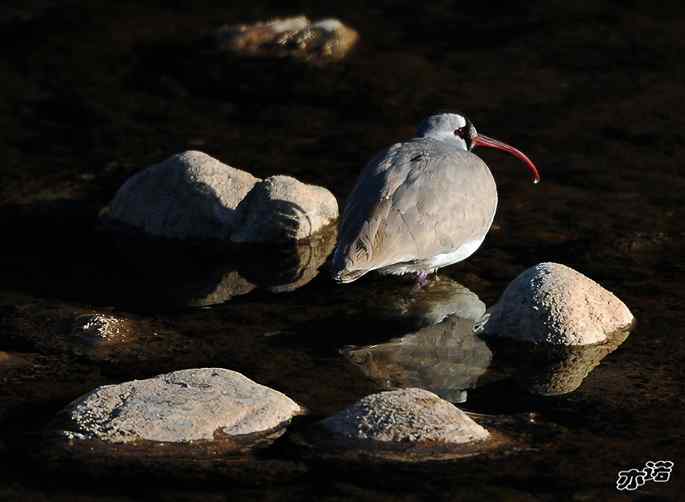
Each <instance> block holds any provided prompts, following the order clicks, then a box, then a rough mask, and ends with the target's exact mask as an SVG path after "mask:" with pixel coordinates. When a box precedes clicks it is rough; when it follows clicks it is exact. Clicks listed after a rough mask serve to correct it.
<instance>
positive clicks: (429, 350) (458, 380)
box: [343, 290, 492, 403]
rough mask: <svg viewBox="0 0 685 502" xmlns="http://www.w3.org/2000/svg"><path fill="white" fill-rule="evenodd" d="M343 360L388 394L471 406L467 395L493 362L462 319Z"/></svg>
mask: <svg viewBox="0 0 685 502" xmlns="http://www.w3.org/2000/svg"><path fill="white" fill-rule="evenodd" d="M467 291H468V290H467ZM474 296H475V295H474ZM476 298H477V297H476ZM479 301H480V300H479ZM343 354H344V355H345V356H346V357H347V358H348V359H349V360H350V361H351V362H352V363H353V364H355V365H356V366H358V367H359V368H360V369H361V370H362V371H363V372H364V373H365V374H366V375H367V376H368V377H370V378H371V379H372V380H374V381H375V382H377V383H378V384H379V385H380V386H381V387H383V388H387V389H391V388H402V387H419V388H422V389H427V390H430V391H432V392H434V393H435V394H437V395H438V396H440V397H442V398H443V399H446V400H448V401H451V402H456V403H460V402H464V401H466V391H467V389H470V388H473V387H475V386H476V384H477V383H478V380H479V379H480V378H481V376H482V375H483V374H484V373H485V372H486V371H487V369H488V367H489V365H490V361H491V359H492V352H491V351H490V349H489V348H488V346H487V345H486V344H485V342H484V341H483V340H481V339H480V338H479V337H478V336H477V335H475V334H474V333H473V320H472V319H465V318H462V317H459V316H458V315H451V316H449V317H448V318H447V319H444V320H443V321H442V322H440V323H438V324H435V325H433V326H428V327H426V328H423V329H421V330H419V331H417V332H416V333H411V334H409V335H406V336H403V337H401V338H397V339H394V340H391V341H389V342H387V343H381V344H377V345H370V346H366V347H350V348H347V349H345V350H344V351H343Z"/></svg>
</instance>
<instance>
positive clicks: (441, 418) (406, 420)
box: [322, 388, 489, 444]
mask: <svg viewBox="0 0 685 502" xmlns="http://www.w3.org/2000/svg"><path fill="white" fill-rule="evenodd" d="M322 425H323V427H324V428H325V429H326V430H327V431H328V432H330V433H332V434H334V435H337V436H341V437H343V438H345V439H348V440H353V441H354V440H371V441H378V442H383V443H424V442H425V443H437V444H464V443H470V442H473V441H480V440H484V439H487V438H488V437H489V433H488V432H487V431H486V430H485V429H484V428H483V427H481V426H480V425H478V424H477V423H476V422H474V421H473V420H472V419H471V418H469V416H468V415H466V414H465V413H464V412H463V411H461V410H459V409H458V408H457V407H455V406H454V405H453V404H451V403H448V402H447V401H445V400H443V399H440V398H439V397H438V396H436V395H435V394H433V393H432V392H428V391H427V390H422V389H414V388H412V389H401V390H394V391H387V392H381V393H378V394H372V395H369V396H366V397H364V398H362V399H360V400H359V401H357V402H356V403H355V404H353V405H352V406H350V407H349V408H347V409H345V410H343V411H341V412H340V413H338V414H336V415H333V416H332V417H329V418H327V419H325V420H323V422H322Z"/></svg>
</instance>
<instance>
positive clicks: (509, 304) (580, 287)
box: [479, 263, 634, 345]
mask: <svg viewBox="0 0 685 502" xmlns="http://www.w3.org/2000/svg"><path fill="white" fill-rule="evenodd" d="M486 315H487V318H486V319H484V320H483V322H482V323H481V326H480V328H479V329H482V330H483V332H484V333H485V334H487V335H491V336H498V337H508V338H513V339H517V340H523V341H529V342H534V343H545V344H552V345H586V344H592V343H598V342H603V341H605V340H606V339H607V335H608V334H609V333H612V332H614V331H617V330H620V329H624V328H626V327H628V326H630V325H631V324H632V323H633V320H634V318H633V315H632V314H631V313H630V310H628V308H627V307H626V306H625V304H623V302H621V300H619V299H618V298H616V296H614V295H613V294H612V293H611V292H609V291H607V290H606V289H604V288H603V287H601V286H600V285H599V284H597V283H596V282H594V281H593V280H591V279H589V278H588V277H586V276H584V275H583V274H581V273H579V272H576V271H575V270H573V269H572V268H569V267H567V266H565V265H560V264H558V263H540V264H539V265H536V266H534V267H531V268H529V269H528V270H526V271H525V272H523V273H522V274H520V275H519V276H518V277H517V278H516V279H514V280H513V281H512V282H511V284H509V286H508V287H507V289H506V290H505V291H504V293H503V294H502V296H501V298H500V299H499V301H498V302H497V303H496V304H495V305H494V306H493V307H491V308H490V309H488V313H487V314H486Z"/></svg>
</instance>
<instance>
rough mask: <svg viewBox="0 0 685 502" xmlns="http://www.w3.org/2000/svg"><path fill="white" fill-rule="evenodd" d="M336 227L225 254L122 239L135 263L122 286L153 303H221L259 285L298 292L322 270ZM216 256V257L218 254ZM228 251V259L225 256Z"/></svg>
mask: <svg viewBox="0 0 685 502" xmlns="http://www.w3.org/2000/svg"><path fill="white" fill-rule="evenodd" d="M336 235H337V234H336V228H335V227H334V226H332V227H330V228H327V229H325V230H324V231H322V232H320V233H319V234H318V235H316V236H315V237H313V238H312V239H309V240H305V241H300V242H297V243H292V244H288V245H284V246H280V247H276V246H252V245H243V246H235V247H227V248H226V249H225V250H224V251H222V252H221V253H217V252H209V253H206V251H207V250H202V252H200V253H198V252H197V249H194V248H188V249H176V248H173V249H171V246H172V243H166V242H165V243H153V242H149V243H145V244H143V245H144V246H146V247H145V249H144V250H142V249H141V244H140V243H139V242H137V243H135V247H134V248H133V249H126V243H125V242H124V243H119V247H120V248H122V249H123V250H124V256H125V257H127V258H128V259H129V262H130V263H131V265H133V267H132V270H131V271H130V272H131V273H130V274H127V276H126V277H122V278H121V283H120V284H119V287H120V288H121V289H123V290H124V291H127V292H128V295H127V297H128V298H129V299H130V301H132V302H133V303H136V304H142V305H147V306H155V307H186V306H187V307H205V306H211V305H218V304H221V303H225V302H228V301H230V300H231V299H233V298H235V297H237V296H242V295H246V294H248V293H250V292H251V291H253V290H255V289H257V288H261V289H265V290H267V291H271V292H274V293H281V292H290V291H294V290H296V289H298V288H301V287H302V286H304V285H306V284H308V283H309V282H310V281H311V280H313V279H314V278H315V277H316V276H317V275H318V274H319V269H320V268H321V266H322V265H323V264H324V263H325V261H326V259H327V258H328V255H329V254H330V253H331V251H332V250H333V247H334V246H335V240H336ZM217 255H218V256H217ZM226 255H229V256H230V257H231V258H230V259H229V260H226V259H225V258H222V256H226Z"/></svg>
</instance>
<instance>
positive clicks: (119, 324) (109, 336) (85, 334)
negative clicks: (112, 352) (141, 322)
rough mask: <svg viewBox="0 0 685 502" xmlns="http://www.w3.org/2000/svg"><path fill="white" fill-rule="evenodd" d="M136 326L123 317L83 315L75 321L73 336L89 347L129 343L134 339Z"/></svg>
mask: <svg viewBox="0 0 685 502" xmlns="http://www.w3.org/2000/svg"><path fill="white" fill-rule="evenodd" d="M135 331H136V329H135V326H134V324H133V323H132V322H131V321H130V320H128V319H124V318H121V317H115V316H112V315H105V314H83V315H80V316H77V317H76V318H75V319H74V323H73V325H72V329H71V336H72V337H75V338H76V339H77V340H78V341H80V342H82V343H84V344H87V345H94V346H97V345H111V344H118V343H127V342H130V341H131V340H132V338H134V336H135V335H134V333H135Z"/></svg>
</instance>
